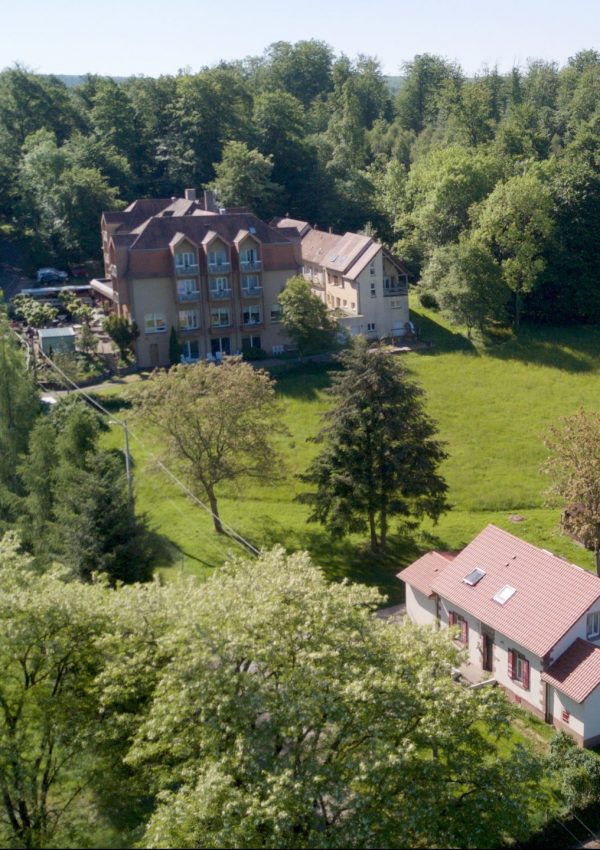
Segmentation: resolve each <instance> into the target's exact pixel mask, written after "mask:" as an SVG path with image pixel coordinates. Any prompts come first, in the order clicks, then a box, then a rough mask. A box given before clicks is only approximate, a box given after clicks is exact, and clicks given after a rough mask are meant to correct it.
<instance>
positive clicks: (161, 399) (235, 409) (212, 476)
mask: <svg viewBox="0 0 600 850" xmlns="http://www.w3.org/2000/svg"><path fill="white" fill-rule="evenodd" d="M135 402H136V405H137V408H138V410H139V412H140V414H141V415H142V417H143V418H145V419H147V420H148V421H149V422H151V423H153V424H154V425H155V426H156V427H157V428H158V429H159V431H160V433H161V435H162V436H163V437H164V442H165V448H166V450H167V455H168V456H169V457H170V458H171V459H172V460H173V461H175V463H176V464H177V465H178V466H180V468H181V469H182V471H183V474H184V475H185V477H186V478H187V479H188V481H189V482H190V484H191V486H192V487H193V489H194V490H195V491H196V492H197V493H198V495H199V496H201V497H203V498H206V499H207V500H208V502H209V504H210V509H211V512H212V516H213V522H214V527H215V531H217V532H219V533H223V524H222V522H221V518H220V515H219V507H218V501H217V489H218V487H219V485H221V484H224V483H225V482H231V483H236V484H238V486H239V484H240V482H242V481H243V480H244V479H248V478H252V479H255V480H260V481H269V480H273V479H275V478H277V477H278V468H279V465H280V461H279V458H278V456H277V453H276V451H275V448H274V446H273V437H274V436H275V434H277V433H280V432H281V431H282V429H283V426H282V425H281V420H280V412H279V409H278V406H277V404H276V402H275V384H274V381H273V380H272V378H271V377H270V376H269V374H268V373H267V372H266V371H265V370H263V369H255V368H254V367H253V366H251V365H250V364H249V363H244V362H243V361H242V359H241V358H240V357H226V358H225V359H224V361H223V363H222V364H220V365H214V364H209V363H205V362H200V363H195V364H192V365H183V364H180V365H178V366H174V367H173V368H172V369H170V370H169V372H156V373H155V374H154V375H153V376H152V378H151V379H150V380H149V381H146V382H145V383H144V385H143V386H142V387H141V388H140V389H139V391H138V394H137V395H136V397H135Z"/></svg>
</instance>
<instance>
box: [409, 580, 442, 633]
mask: <svg viewBox="0 0 600 850" xmlns="http://www.w3.org/2000/svg"><path fill="white" fill-rule="evenodd" d="M405 587H406V613H407V614H408V616H409V617H410V619H411V620H412V621H413V623H416V624H417V625H418V626H435V625H436V622H437V611H436V607H437V606H436V597H435V596H432V597H428V596H425V594H424V593H421V591H420V590H417V589H416V588H414V587H411V586H410V584H406V585H405Z"/></svg>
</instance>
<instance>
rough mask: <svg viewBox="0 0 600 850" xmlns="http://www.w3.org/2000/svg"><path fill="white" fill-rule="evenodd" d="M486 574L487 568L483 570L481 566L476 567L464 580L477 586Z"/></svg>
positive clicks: (472, 585)
mask: <svg viewBox="0 0 600 850" xmlns="http://www.w3.org/2000/svg"><path fill="white" fill-rule="evenodd" d="M484 575H485V570H482V569H481V568H480V567H475V569H474V570H471V572H470V573H469V574H468V575H466V576H465V577H464V579H463V582H464V583H465V584H468V585H470V586H471V587H475V585H476V584H477V582H479V581H481V579H482V578H483V577H484Z"/></svg>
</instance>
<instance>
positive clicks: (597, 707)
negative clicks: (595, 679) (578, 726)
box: [581, 686, 600, 738]
mask: <svg viewBox="0 0 600 850" xmlns="http://www.w3.org/2000/svg"><path fill="white" fill-rule="evenodd" d="M581 707H582V708H583V709H584V720H585V736H584V737H585V738H596V737H598V736H599V735H600V686H599V687H597V688H596V689H595V690H594V691H592V693H591V694H590V695H589V697H588V698H587V699H586V700H585V702H584V703H583V705H582V706H581Z"/></svg>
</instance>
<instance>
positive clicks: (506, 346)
mask: <svg viewBox="0 0 600 850" xmlns="http://www.w3.org/2000/svg"><path fill="white" fill-rule="evenodd" d="M485 351H486V354H487V355H488V356H490V357H495V358H497V359H498V360H507V361H508V360H516V361H519V362H520V363H523V364H525V365H527V364H529V363H531V364H534V365H536V366H547V367H548V368H551V369H560V370H562V371H565V372H573V373H578V372H579V373H581V372H591V371H594V370H596V369H597V368H598V367H599V365H600V357H599V353H600V329H598V328H581V327H577V328H576V327H550V326H544V327H539V326H524V327H522V328H521V330H520V332H519V335H518V336H516V337H513V338H511V339H510V340H508V341H507V342H504V343H502V344H495V345H494V344H489V345H488V346H486V349H485Z"/></svg>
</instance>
